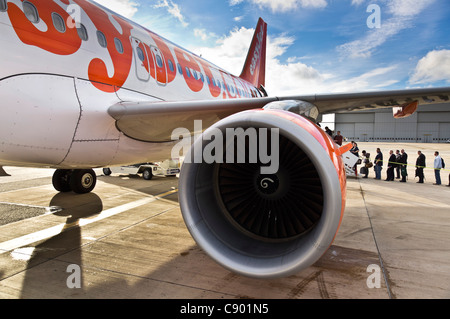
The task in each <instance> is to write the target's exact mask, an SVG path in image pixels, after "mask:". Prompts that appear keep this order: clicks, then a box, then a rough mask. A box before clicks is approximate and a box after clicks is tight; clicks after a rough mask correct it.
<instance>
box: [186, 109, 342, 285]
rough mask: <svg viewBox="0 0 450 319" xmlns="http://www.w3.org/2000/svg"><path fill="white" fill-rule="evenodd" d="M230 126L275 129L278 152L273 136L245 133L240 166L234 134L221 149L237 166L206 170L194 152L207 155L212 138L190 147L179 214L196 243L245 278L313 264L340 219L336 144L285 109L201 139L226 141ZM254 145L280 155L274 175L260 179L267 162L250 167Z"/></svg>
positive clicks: (244, 118) (238, 118)
mask: <svg viewBox="0 0 450 319" xmlns="http://www.w3.org/2000/svg"><path fill="white" fill-rule="evenodd" d="M227 128H228V129H229V130H228V132H230V129H236V128H242V129H244V130H235V132H239V131H240V132H241V133H242V132H246V131H245V130H246V129H248V128H254V129H256V130H260V129H266V132H267V130H274V129H275V130H276V129H278V131H277V132H278V138H279V141H278V142H279V144H278V146H279V147H278V150H276V149H271V146H272V148H273V145H275V144H273V143H272V141H273V136H272V138H268V139H263V136H264V135H257V138H258V141H256V142H255V141H252V140H251V137H252V136H251V134H247V137H246V138H244V140H245V141H246V142H245V145H246V148H245V150H246V151H247V154H246V155H245V156H244V157H245V163H240V162H239V156H237V155H239V152H242V150H239V149H238V146H239V143H236V141H237V140H239V138H240V136H238V135H236V136H235V138H234V139H226V140H227V141H226V142H225V141H224V145H223V150H224V153H228V152H233V154H234V160H236V159H237V162H233V163H230V161H229V159H230V158H227V156H226V155H223V161H222V162H223V163H220V160H219V161H216V162H214V163H211V162H210V163H209V164H208V163H206V162H205V161H203V162H201V163H200V162H196V161H195V160H194V153H195V151H197V153H198V150H205V149H206V148H207V147H208V148H209V150H210V148H211V145H209V143H211V140H209V139H206V138H198V139H197V140H196V141H195V142H194V144H193V145H192V148H191V150H190V152H189V153H188V154H187V156H186V159H188V160H187V161H186V160H185V162H184V164H183V167H182V170H181V174H180V181H179V190H180V193H179V200H180V207H181V211H182V214H183V218H184V220H185V223H186V225H187V228H188V229H189V231H190V233H191V235H192V236H193V238H194V240H195V241H196V242H197V244H198V245H199V246H200V247H201V248H202V249H203V250H204V251H205V252H206V253H207V254H208V255H209V256H210V257H212V258H213V259H214V260H215V261H216V262H218V263H219V264H221V265H222V266H224V267H225V268H227V269H229V270H231V271H233V272H235V273H238V274H241V275H245V276H249V277H257V278H275V277H282V276H288V275H291V274H294V273H297V272H299V271H301V270H302V269H305V268H307V267H309V266H311V265H312V264H314V263H315V262H316V261H317V260H318V259H319V258H320V257H321V256H322V255H323V254H324V252H325V251H326V250H327V249H328V248H329V246H330V245H331V243H332V242H333V240H334V238H335V235H336V233H337V231H338V228H339V226H340V223H341V220H342V216H343V211H344V207H345V193H346V189H345V187H346V182H345V173H344V168H343V163H342V159H341V156H340V154H339V152H338V146H337V145H336V144H335V143H334V142H333V141H332V140H331V138H330V137H329V136H328V135H327V134H326V133H324V132H323V131H322V130H321V129H320V128H319V127H318V126H317V125H315V124H314V123H312V122H311V121H309V120H307V119H305V118H303V117H302V116H300V115H297V114H293V113H291V112H287V111H282V110H251V111H245V112H241V113H237V114H234V115H232V116H230V117H227V118H225V119H223V120H221V121H219V122H217V123H216V124H214V125H213V126H212V127H210V128H208V129H207V130H206V131H205V132H204V133H203V136H211V133H212V132H216V133H217V132H219V131H220V132H222V133H223V135H224V136H225V135H226V134H227ZM218 130H219V131H218ZM253 136H254V135H253ZM267 136H268V134H267ZM261 141H263V142H264V143H267V144H268V145H266V146H264V145H263V143H261ZM216 142H217V141H216ZM236 144H237V145H238V146H236ZM208 145H209V146H208ZM258 146H259V151H261V150H270V151H271V152H274V151H279V154H278V155H279V156H278V159H279V163H278V164H279V165H278V170H277V171H276V172H273V173H269V174H267V173H262V170H261V168H262V167H267V164H266V162H263V161H261V160H260V159H258V161H257V162H256V163H254V161H253V162H252V159H251V158H250V156H249V153H250V150H251V147H253V148H254V147H258ZM267 154H269V152H267ZM241 155H242V154H241ZM273 158H276V157H273ZM189 159H190V160H189ZM226 159H228V160H226ZM241 159H242V157H241Z"/></svg>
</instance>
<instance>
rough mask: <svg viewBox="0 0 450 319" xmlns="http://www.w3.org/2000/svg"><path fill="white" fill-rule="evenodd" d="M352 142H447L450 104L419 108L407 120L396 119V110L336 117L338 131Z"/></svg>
mask: <svg viewBox="0 0 450 319" xmlns="http://www.w3.org/2000/svg"><path fill="white" fill-rule="evenodd" d="M337 131H341V135H343V136H344V137H346V138H347V139H348V141H356V142H358V141H359V142H409V143H445V142H447V141H449V140H450V103H445V104H436V105H424V106H419V107H418V109H417V112H416V113H415V114H413V115H411V116H410V117H407V118H404V119H394V117H393V115H392V109H390V108H388V109H374V110H364V111H359V112H350V113H336V114H335V132H337Z"/></svg>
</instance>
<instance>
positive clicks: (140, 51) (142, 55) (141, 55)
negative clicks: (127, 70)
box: [136, 47, 145, 62]
mask: <svg viewBox="0 0 450 319" xmlns="http://www.w3.org/2000/svg"><path fill="white" fill-rule="evenodd" d="M136 51H137V54H138V57H139V60H141V61H142V62H144V60H145V55H144V51H142V49H141V48H140V47H137V49H136Z"/></svg>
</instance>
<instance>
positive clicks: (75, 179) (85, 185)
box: [70, 169, 97, 194]
mask: <svg viewBox="0 0 450 319" xmlns="http://www.w3.org/2000/svg"><path fill="white" fill-rule="evenodd" d="M96 183H97V176H96V175H95V172H94V170H92V169H76V170H74V171H73V173H72V176H71V177H70V188H71V189H72V191H74V192H75V193H77V194H86V193H90V192H91V191H92V190H93V189H94V187H95V184H96Z"/></svg>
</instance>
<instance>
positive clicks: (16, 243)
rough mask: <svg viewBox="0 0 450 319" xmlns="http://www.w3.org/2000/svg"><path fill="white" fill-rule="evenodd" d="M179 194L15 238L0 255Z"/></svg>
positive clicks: (1, 248)
mask: <svg viewBox="0 0 450 319" xmlns="http://www.w3.org/2000/svg"><path fill="white" fill-rule="evenodd" d="M177 192H178V190H177V189H174V190H171V191H168V192H165V193H162V194H159V195H157V196H152V197H146V198H142V199H139V200H136V201H134V202H130V203H127V204H123V205H120V206H117V207H113V208H110V209H107V210H105V211H102V212H101V213H100V214H99V215H97V216H96V217H94V218H84V219H80V220H78V221H76V222H73V223H70V224H66V223H62V224H59V225H56V226H53V227H50V228H46V229H43V230H40V231H37V232H34V233H31V234H27V235H24V236H21V237H18V238H14V239H11V240H8V241H5V242H2V243H0V255H1V254H4V253H7V252H9V251H11V250H14V249H17V248H20V247H24V246H27V245H30V244H32V243H35V242H38V241H41V240H44V239H48V238H51V237H54V236H56V235H58V234H60V233H62V232H64V231H66V230H69V229H71V228H73V227H83V226H86V225H89V224H92V223H95V222H98V221H100V220H103V219H105V218H108V217H111V216H114V215H117V214H120V213H123V212H126V211H128V210H131V209H134V208H137V207H139V206H142V205H146V204H149V203H152V202H154V201H157V200H160V199H163V198H164V197H167V196H169V195H172V194H175V193H177Z"/></svg>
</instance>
